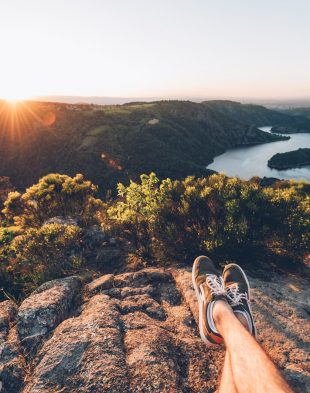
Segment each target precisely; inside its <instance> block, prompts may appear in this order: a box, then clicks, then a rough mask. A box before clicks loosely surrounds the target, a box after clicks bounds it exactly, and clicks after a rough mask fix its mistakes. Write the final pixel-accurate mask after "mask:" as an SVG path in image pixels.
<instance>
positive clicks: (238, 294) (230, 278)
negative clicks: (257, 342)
mask: <svg viewBox="0 0 310 393" xmlns="http://www.w3.org/2000/svg"><path fill="white" fill-rule="evenodd" d="M223 278H224V283H225V289H226V296H227V300H228V303H229V305H230V307H231V308H232V309H233V311H234V313H240V314H242V315H243V316H244V318H245V319H246V320H247V322H248V326H249V332H250V333H251V334H252V335H253V336H254V337H256V327H255V324H254V320H253V315H252V310H251V304H250V284H249V281H248V278H247V276H246V274H245V273H244V271H243V269H242V268H241V267H240V266H239V265H237V264H235V263H230V264H229V265H226V266H225V268H224V271H223Z"/></svg>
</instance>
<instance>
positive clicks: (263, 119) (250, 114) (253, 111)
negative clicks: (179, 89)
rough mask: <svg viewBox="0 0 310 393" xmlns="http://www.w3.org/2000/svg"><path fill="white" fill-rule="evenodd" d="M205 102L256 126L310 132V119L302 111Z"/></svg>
mask: <svg viewBox="0 0 310 393" xmlns="http://www.w3.org/2000/svg"><path fill="white" fill-rule="evenodd" d="M203 104H204V105H205V106H207V107H208V108H211V109H214V110H216V111H217V112H220V113H222V114H223V115H225V116H227V117H230V118H231V119H233V120H236V121H240V122H241V123H244V124H249V125H253V126H256V127H262V126H275V127H280V126H282V127H288V128H289V129H290V133H295V132H310V119H307V118H306V117H303V113H302V112H298V113H295V112H293V111H292V112H289V113H281V112H278V111H274V110H271V109H267V108H265V107H264V106H261V105H253V104H240V103H239V102H234V101H205V102H204V103H203Z"/></svg>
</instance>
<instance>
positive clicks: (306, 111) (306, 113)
mask: <svg viewBox="0 0 310 393" xmlns="http://www.w3.org/2000/svg"><path fill="white" fill-rule="evenodd" d="M281 112H282V113H285V114H287V115H290V116H303V117H306V118H307V119H309V120H310V107H303V108H291V109H283V110H281Z"/></svg>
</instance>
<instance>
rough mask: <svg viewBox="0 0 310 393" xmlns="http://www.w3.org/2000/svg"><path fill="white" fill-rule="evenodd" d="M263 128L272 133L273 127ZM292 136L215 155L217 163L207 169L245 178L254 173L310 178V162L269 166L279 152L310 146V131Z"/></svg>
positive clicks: (299, 178) (262, 128) (297, 178)
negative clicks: (299, 164)
mask: <svg viewBox="0 0 310 393" xmlns="http://www.w3.org/2000/svg"><path fill="white" fill-rule="evenodd" d="M260 129H261V130H262V131H265V132H270V129H271V127H261V128H260ZM289 136H290V137H291V139H289V140H288V141H279V142H271V143H264V144H262V145H255V146H246V147H237V148H234V149H229V150H227V151H226V152H225V153H223V154H221V155H220V156H217V157H215V158H214V161H213V163H212V164H210V165H209V166H208V167H207V168H208V169H213V170H215V171H217V172H223V173H226V175H228V176H239V177H240V178H241V179H244V180H248V179H250V178H251V177H252V176H260V177H264V176H267V177H277V178H279V179H295V180H308V181H310V165H307V166H304V167H302V168H293V169H286V170H281V171H280V170H278V169H271V168H269V167H268V166H267V162H268V160H269V159H270V158H271V157H272V156H273V155H274V154H276V153H285V152H287V151H292V150H296V149H299V148H300V147H310V134H290V135H289Z"/></svg>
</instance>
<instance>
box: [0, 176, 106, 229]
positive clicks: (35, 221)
mask: <svg viewBox="0 0 310 393" xmlns="http://www.w3.org/2000/svg"><path fill="white" fill-rule="evenodd" d="M96 191H97V188H96V187H95V186H94V185H93V184H92V183H91V182H90V181H86V180H84V177H83V176H82V175H80V174H78V175H76V176H75V177H73V178H72V177H70V176H67V175H60V174H57V173H56V174H50V175H47V176H44V177H43V178H42V179H40V180H39V182H38V183H37V184H35V185H33V186H32V187H30V188H28V189H27V190H26V192H25V193H24V194H20V193H19V192H11V193H9V195H8V199H7V200H6V201H5V203H4V209H3V214H4V215H5V217H6V218H7V219H9V220H11V221H13V222H14V223H15V224H16V225H21V226H23V227H39V226H41V225H42V224H43V223H44V221H46V220H47V219H49V218H52V217H55V216H63V217H79V218H80V219H81V220H82V221H85V222H90V221H92V220H94V214H95V210H96V209H98V205H99V204H100V201H99V200H97V199H95V198H94V195H95V193H96Z"/></svg>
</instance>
